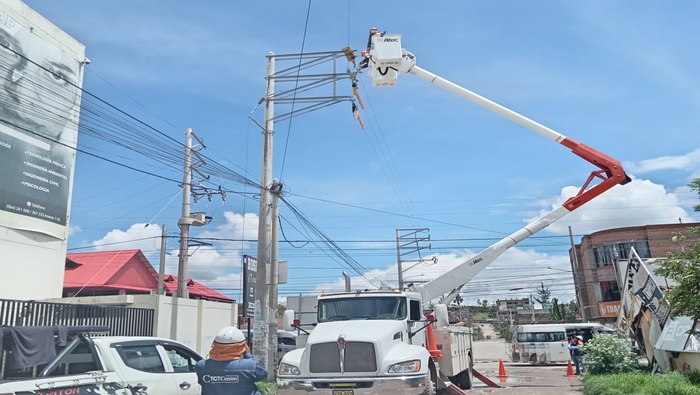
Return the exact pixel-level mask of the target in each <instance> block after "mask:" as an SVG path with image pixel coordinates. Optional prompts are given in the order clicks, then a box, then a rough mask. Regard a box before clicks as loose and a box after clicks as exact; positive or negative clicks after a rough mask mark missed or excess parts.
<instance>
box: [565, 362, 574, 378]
mask: <svg viewBox="0 0 700 395" xmlns="http://www.w3.org/2000/svg"><path fill="white" fill-rule="evenodd" d="M566 377H576V375H575V374H574V365H572V364H571V361H569V363H567V364H566Z"/></svg>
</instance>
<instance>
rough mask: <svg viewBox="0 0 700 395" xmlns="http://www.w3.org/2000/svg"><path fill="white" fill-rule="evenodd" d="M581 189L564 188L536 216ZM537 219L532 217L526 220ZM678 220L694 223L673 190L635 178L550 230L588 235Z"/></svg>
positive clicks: (558, 205)
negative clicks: (570, 230) (569, 230)
mask: <svg viewBox="0 0 700 395" xmlns="http://www.w3.org/2000/svg"><path fill="white" fill-rule="evenodd" d="M578 191H579V188H578V187H573V186H568V187H564V188H562V190H561V194H560V195H559V196H557V197H555V198H553V199H550V200H549V201H548V202H546V203H547V205H548V206H549V207H550V208H549V209H547V210H541V211H540V212H539V214H538V215H537V217H539V216H541V215H544V214H545V213H547V212H549V211H551V209H554V208H558V207H560V206H561V205H562V204H563V203H564V202H565V201H566V200H567V199H568V198H570V197H572V196H574V195H576V194H577V193H578ZM535 218H536V217H535V216H533V217H531V218H529V219H528V220H527V222H531V221H533V220H534V219H535ZM679 219H680V220H682V221H683V222H693V218H692V217H691V216H690V215H688V212H687V211H686V210H685V209H684V208H683V207H681V206H680V204H679V201H678V198H677V196H676V195H675V194H674V193H672V192H668V191H667V190H666V188H665V187H664V186H663V185H659V184H655V183H653V182H651V181H649V180H642V179H634V180H632V182H630V183H629V184H627V185H618V186H615V187H613V188H612V189H610V190H608V191H607V192H605V193H603V194H602V195H600V196H598V197H597V198H595V199H593V200H591V201H590V202H588V203H586V204H585V205H584V206H583V207H581V208H579V209H577V210H574V211H573V212H571V213H570V214H568V215H567V216H566V217H564V218H562V219H561V220H559V221H557V222H555V223H553V224H552V225H550V226H549V227H548V228H547V230H548V231H549V232H552V233H554V234H567V233H568V227H569V226H571V228H572V230H573V232H574V233H577V234H588V233H593V232H596V231H600V230H604V229H614V228H622V227H627V226H644V225H653V224H667V223H675V222H678V220H679Z"/></svg>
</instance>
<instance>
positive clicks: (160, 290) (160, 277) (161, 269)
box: [158, 224, 168, 295]
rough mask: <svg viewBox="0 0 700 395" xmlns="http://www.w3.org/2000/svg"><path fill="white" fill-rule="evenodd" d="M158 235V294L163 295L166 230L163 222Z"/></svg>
mask: <svg viewBox="0 0 700 395" xmlns="http://www.w3.org/2000/svg"><path fill="white" fill-rule="evenodd" d="M161 230H162V232H161V236H160V264H159V265H158V295H165V250H166V244H167V236H168V230H167V228H166V227H165V224H163V228H162V229H161Z"/></svg>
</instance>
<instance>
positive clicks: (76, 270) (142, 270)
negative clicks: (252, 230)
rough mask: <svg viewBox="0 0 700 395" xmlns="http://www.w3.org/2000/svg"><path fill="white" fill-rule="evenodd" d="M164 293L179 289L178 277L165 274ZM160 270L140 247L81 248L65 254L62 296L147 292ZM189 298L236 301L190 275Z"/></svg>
mask: <svg viewBox="0 0 700 395" xmlns="http://www.w3.org/2000/svg"><path fill="white" fill-rule="evenodd" d="M164 285H165V294H166V295H172V294H173V292H175V291H177V277H175V276H171V275H167V274H166V275H165V277H164ZM157 289H158V273H157V272H156V271H155V269H153V266H152V265H151V264H150V262H148V259H146V257H145V256H144V255H143V253H142V252H141V250H117V251H98V252H81V253H75V254H68V255H67V256H66V269H65V274H64V278H63V297H76V296H78V297H80V296H106V295H143V294H145V295H148V294H152V293H155V292H157ZM187 291H188V294H189V299H204V300H211V301H215V302H228V303H231V302H234V300H233V299H231V298H229V297H228V296H226V295H224V294H222V293H219V292H217V291H215V290H213V289H211V288H209V287H207V286H205V285H203V284H200V283H198V282H196V281H193V280H191V279H188V280H187Z"/></svg>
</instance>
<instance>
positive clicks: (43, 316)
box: [0, 299, 155, 336]
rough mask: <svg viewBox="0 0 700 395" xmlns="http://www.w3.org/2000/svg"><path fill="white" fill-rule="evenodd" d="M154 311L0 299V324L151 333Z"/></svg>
mask: <svg viewBox="0 0 700 395" xmlns="http://www.w3.org/2000/svg"><path fill="white" fill-rule="evenodd" d="M154 316H155V310H153V309H141V308H133V307H121V306H95V305H84V304H68V303H52V302H37V301H23V300H8V299H0V325H8V326H46V325H64V326H88V325H105V326H108V327H109V328H110V332H109V333H108V334H109V335H112V336H152V335H153V320H154Z"/></svg>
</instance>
